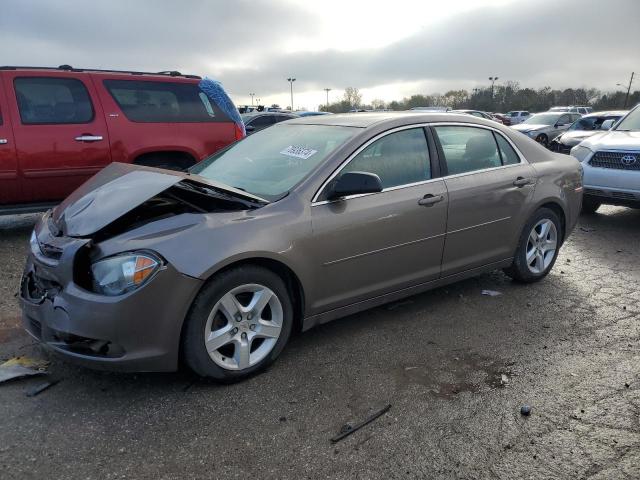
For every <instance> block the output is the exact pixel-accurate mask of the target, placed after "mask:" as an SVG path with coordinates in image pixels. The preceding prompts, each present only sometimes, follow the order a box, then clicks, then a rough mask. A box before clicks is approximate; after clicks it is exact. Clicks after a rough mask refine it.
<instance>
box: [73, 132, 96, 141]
mask: <svg viewBox="0 0 640 480" xmlns="http://www.w3.org/2000/svg"><path fill="white" fill-rule="evenodd" d="M100 140H102V135H90V134H82V135H80V136H78V137H76V142H99V141H100Z"/></svg>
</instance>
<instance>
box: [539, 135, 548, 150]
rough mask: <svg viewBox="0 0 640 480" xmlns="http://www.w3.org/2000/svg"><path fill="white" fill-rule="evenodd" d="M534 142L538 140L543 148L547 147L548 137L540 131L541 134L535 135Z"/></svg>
mask: <svg viewBox="0 0 640 480" xmlns="http://www.w3.org/2000/svg"><path fill="white" fill-rule="evenodd" d="M536 142H538V143H539V144H540V145H542V146H543V147H544V148H548V147H549V139H548V138H547V136H546V135H545V134H544V133H542V134H540V135H538V136H537V137H536Z"/></svg>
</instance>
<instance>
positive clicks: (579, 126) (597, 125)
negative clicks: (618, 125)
mask: <svg viewBox="0 0 640 480" xmlns="http://www.w3.org/2000/svg"><path fill="white" fill-rule="evenodd" d="M619 118H620V116H619V115H618V116H609V117H583V118H581V119H580V120H578V121H576V122H574V123H573V125H571V126H570V127H569V130H600V129H601V128H602V122H604V121H605V120H618V119H619Z"/></svg>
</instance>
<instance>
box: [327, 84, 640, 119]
mask: <svg viewBox="0 0 640 480" xmlns="http://www.w3.org/2000/svg"><path fill="white" fill-rule="evenodd" d="M626 95H627V92H626V91H615V92H603V91H601V90H598V89H596V88H566V89H564V90H555V89H552V88H551V87H544V88H538V89H534V88H528V87H525V88H521V87H520V85H519V83H518V82H511V81H509V82H505V83H504V84H503V85H496V86H495V87H493V88H491V87H486V88H474V89H473V90H472V91H468V90H450V91H448V92H446V93H445V94H440V93H435V94H431V95H422V94H417V95H412V96H411V97H408V98H407V97H405V98H403V99H402V100H394V101H392V102H385V101H383V100H380V99H374V100H372V101H371V103H369V104H364V103H363V102H362V94H360V91H359V90H358V89H357V88H354V87H347V88H346V89H345V93H344V96H343V98H342V99H341V100H339V101H337V102H333V103H330V104H329V105H320V106H319V107H318V109H319V110H320V111H324V112H332V113H344V112H348V111H350V110H354V109H358V110H384V109H387V110H409V109H411V108H413V107H450V108H452V109H454V110H455V109H472V110H482V111H486V112H508V111H511V110H527V111H531V112H542V111H546V110H548V109H549V108H551V107H553V106H556V105H560V106H567V105H587V106H591V107H593V109H594V111H600V110H621V109H623V107H624V104H625V99H626ZM638 103H640V91H638V90H636V91H634V92H633V93H632V94H630V95H629V99H628V101H627V108H631V107H632V106H634V105H636V104H638Z"/></svg>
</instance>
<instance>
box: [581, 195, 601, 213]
mask: <svg viewBox="0 0 640 480" xmlns="http://www.w3.org/2000/svg"><path fill="white" fill-rule="evenodd" d="M600 205H602V202H599V201H597V200H595V199H593V198H589V197H583V198H582V210H581V212H582V213H584V214H587V215H593V214H594V213H596V210H598V209H599V208H600Z"/></svg>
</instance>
